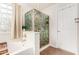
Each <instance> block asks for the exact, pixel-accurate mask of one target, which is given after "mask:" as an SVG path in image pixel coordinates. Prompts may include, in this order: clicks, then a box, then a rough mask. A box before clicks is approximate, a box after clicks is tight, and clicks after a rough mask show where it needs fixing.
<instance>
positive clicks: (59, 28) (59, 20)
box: [56, 10, 62, 48]
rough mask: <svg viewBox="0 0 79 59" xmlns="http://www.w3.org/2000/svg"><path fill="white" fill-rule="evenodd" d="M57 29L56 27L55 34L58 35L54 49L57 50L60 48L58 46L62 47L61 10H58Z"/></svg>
mask: <svg viewBox="0 0 79 59" xmlns="http://www.w3.org/2000/svg"><path fill="white" fill-rule="evenodd" d="M57 25H58V26H57V27H58V30H57V33H58V35H57V36H58V38H57V41H56V43H57V44H56V47H57V48H60V46H61V45H62V42H61V41H62V38H61V36H62V10H58V21H57Z"/></svg>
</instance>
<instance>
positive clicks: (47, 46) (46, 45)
mask: <svg viewBox="0 0 79 59" xmlns="http://www.w3.org/2000/svg"><path fill="white" fill-rule="evenodd" d="M49 46H50V44H47V45H46V46H44V47H42V48H41V49H40V52H41V51H43V50H44V49H46V48H47V47H49Z"/></svg>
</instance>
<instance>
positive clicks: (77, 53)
mask: <svg viewBox="0 0 79 59" xmlns="http://www.w3.org/2000/svg"><path fill="white" fill-rule="evenodd" d="M50 46H51V47H54V48H58V47H56V46H53V45H50ZM58 49H61V50H64V51H67V52H70V51H68V50H65V49H63V48H58ZM70 53H72V54H74V55H78V53H73V52H70Z"/></svg>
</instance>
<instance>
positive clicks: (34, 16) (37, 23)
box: [25, 9, 49, 48]
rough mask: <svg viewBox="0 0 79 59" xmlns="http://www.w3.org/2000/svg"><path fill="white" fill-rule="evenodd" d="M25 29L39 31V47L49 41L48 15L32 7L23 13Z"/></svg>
mask: <svg viewBox="0 0 79 59" xmlns="http://www.w3.org/2000/svg"><path fill="white" fill-rule="evenodd" d="M25 30H26V31H35V32H39V33H40V48H41V47H43V46H45V45H47V44H48V43H49V16H48V15H45V14H44V13H42V12H40V11H38V10H36V9H33V10H30V11H28V12H27V13H25Z"/></svg>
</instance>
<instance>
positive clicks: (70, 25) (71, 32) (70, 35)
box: [58, 6, 76, 52]
mask: <svg viewBox="0 0 79 59" xmlns="http://www.w3.org/2000/svg"><path fill="white" fill-rule="evenodd" d="M75 18H76V8H75V6H71V7H67V8H64V9H62V11H60V13H59V19H58V41H60V48H62V49H65V50H68V51H71V52H74V51H76V24H75V20H74V19H75Z"/></svg>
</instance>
